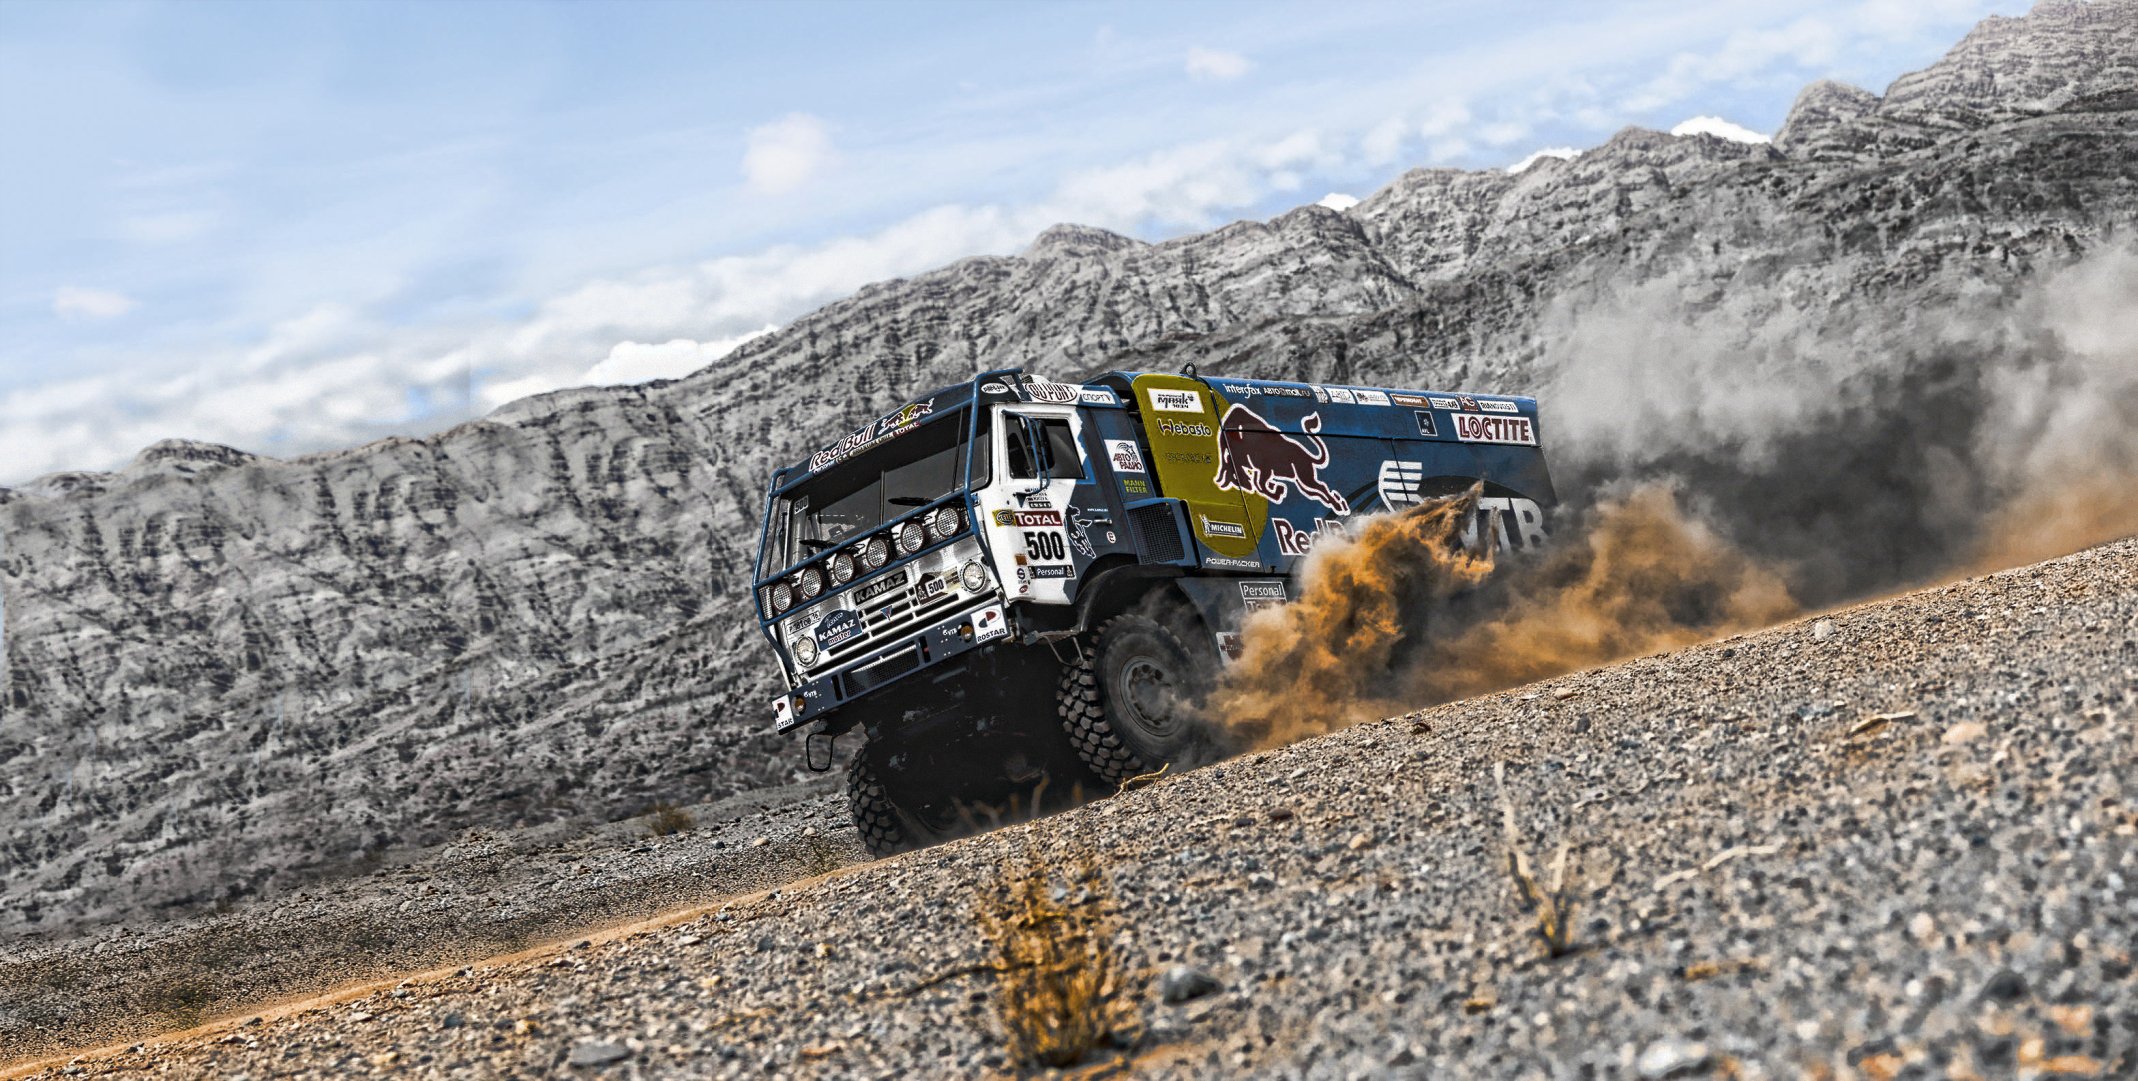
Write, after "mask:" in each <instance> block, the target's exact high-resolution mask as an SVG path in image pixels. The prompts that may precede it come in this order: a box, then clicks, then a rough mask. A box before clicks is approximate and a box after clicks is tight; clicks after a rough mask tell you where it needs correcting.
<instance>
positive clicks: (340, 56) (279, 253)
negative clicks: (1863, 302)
mask: <svg viewBox="0 0 2138 1081" xmlns="http://www.w3.org/2000/svg"><path fill="white" fill-rule="evenodd" d="M2024 7H2025V5H2024V4H2023V3H2020V2H2012V0H2001V2H2000V0H1811V2H1806V3H1798V4H1789V3H1776V2H1771V0H1770V2H1766V3H1733V2H1729V0H1716V2H1709V3H1702V4H1697V5H1688V4H1684V3H1678V2H1671V3H1660V2H1654V3H1642V2H1635V3H1566V4H1544V3H1506V4H1476V3H1460V4H1457V3H1445V4H1442V3H1400V4H1372V3H1360V4H1331V3H1318V4H1248V3H1224V4H1192V3H1169V4H1111V3H1050V4H1038V3H1033V4H1011V3H935V4H913V5H894V4H890V3H858V2H854V3H819V4H808V3H800V4H749V3H725V4H682V3H643V4H625V3H566V4H542V3H477V2H463V3H441V4H401V3H388V2H372V3H359V4H305V3H278V4H268V3H238V4H217V3H210V2H205V0H193V2H184V3H95V2H88V3H45V2H41V0H13V2H10V3H6V4H0V147H5V150H4V154H5V156H6V159H7V167H6V168H4V169H0V483H6V482H17V481H21V480H24V479H27V478H28V477H31V476H35V475H37V474H41V473H44V472H48V471H52V470H59V469H80V468H112V467H115V466H117V465H121V464H123V463H124V462H125V461H127V460H128V459H129V458H130V457H131V456H132V454H133V453H134V452H135V451H137V450H138V449H139V448H140V447H142V446H145V445H146V444H148V443H150V442H154V441H155V440H156V439H160V438H164V437H167V436H179V437H186V438H194V439H206V440H212V441H216V442H225V443H230V444H233V445H236V446H240V447H244V448H246V449H248V450H254V451H260V452H264V453H272V454H290V453H297V452H301V451H304V450H312V449H321V448H326V447H333V446H339V445H344V444H348V443H352V442H356V441H359V440H362V439H366V438H372V437H375V436H379V435H384V434H389V433H396V432H402V433H407V432H424V431H431V430H436V429H438V428H441V427H444V426H446V425H448V424H451V423H454V422H457V421H459V420H462V419H465V418H467V417H469V416H473V415H479V414H481V413H483V412H486V411H488V410H489V409H491V408H493V407H495V406H496V405H498V404H501V403H502V402H504V401H507V400H510V399H512V398H515V397H518V396H521V395H523V394H527V393H534V392H539V391H541V390H547V389H554V388H557V387H563V386H573V385H580V384H584V383H588V382H596V383H599V382H624V381H630V380H634V379H642V378H652V377H656V376H662V375H676V374H681V373H683V372H686V371H689V370H691V369H692V368H695V367H696V366H698V365H700V364H702V363H704V362H705V361H707V360H709V359H711V358H712V357H714V356H717V355H718V354H719V353H720V352H722V351H724V350H725V349H728V348H732V346H733V344H734V343H735V342H736V341H738V340H740V339H741V338H743V337H744V336H746V335H748V334H750V333H752V332H756V331H760V330H762V329H763V328H765V327H768V326H776V325H781V324H784V323H786V322H788V321H790V320H792V319H794V318H795V317H796V316H798V315H800V314H802V313H804V312H806V311H808V310H810V309H812V308H814V307H817V306H819V305H821V304H823V303H825V302H827V301H830V300H833V299H836V298H837V297H839V296H842V295H845V294H847V293H850V292H852V291H853V290H854V289H855V288H856V287H858V286H860V285H862V284H865V283H866V282H869V281H873V280H879V279H882V278H887V277H895V276H900V275H905V274H911V273H915V272H918V271H921V270H925V269H928V268H930V267H934V266H939V265H942V264H944V263H947V262H950V261H952V260H954V259H956V258H959V257H961V256H965V255H971V254H979V253H1013V252H1015V251H1017V250H1019V249H1020V248H1022V247H1023V246H1024V244H1025V243H1026V242H1027V241H1029V239H1030V238H1031V236H1032V235H1033V234H1034V233H1036V232H1038V230H1039V229H1041V228H1043V227H1045V226H1046V225H1047V224H1050V223H1052V222H1055V221H1062V220H1069V221H1078V222H1084V223H1087V224H1094V225H1100V226H1103V227H1106V228H1110V229H1115V230H1118V231H1121V232H1126V233H1130V234H1132V235H1135V236H1139V237H1143V238H1146V239H1160V238H1164V237H1168V236H1175V235H1179V234H1181V233H1184V232H1189V231H1194V230H1200V229H1205V228H1209V227H1212V226H1215V225H1219V224H1223V223H1224V222H1227V221H1231V220H1235V219H1238V218H1243V217H1268V216H1270V215H1273V214H1276V213H1280V212H1282V211H1283V210H1286V209H1289V208H1291V207H1294V206H1297V205H1300V204H1303V203H1307V202H1313V201H1315V200H1317V199H1320V198H1322V197H1323V196H1325V195H1327V194H1329V193H1331V192H1335V193H1344V194H1348V195H1352V196H1364V195H1367V194H1370V193H1371V192H1372V191H1373V190H1374V189H1375V188H1378V187H1380V186H1381V185H1383V184H1385V183H1386V182H1388V181H1389V180H1391V179H1393V178H1394V177H1396V176H1397V175H1399V174H1400V173H1401V172H1402V171H1403V170H1405V169H1407V168H1411V167H1415V166H1420V165H1436V166H1437V165H1448V166H1460V167H1465V168H1496V167H1505V166H1507V165H1509V164H1510V163H1513V162H1516V161H1518V160H1520V159H1521V158H1523V157H1524V156H1526V155H1528V154H1530V153H1532V152H1533V151H1536V150H1538V149H1542V148H1547V147H1569V148H1581V147H1587V146H1593V145H1595V144H1596V143H1598V142H1601V141H1602V140H1603V139H1605V138H1607V137H1608V136H1609V135H1610V133H1611V132H1613V131H1615V130H1617V129H1618V128H1621V127H1624V126H1626V125H1629V124H1639V125H1643V126H1649V127H1656V128H1662V129H1666V130H1667V129H1669V128H1670V127H1672V126H1673V125H1676V124H1678V123H1680V122H1681V121H1685V120H1687V119H1688V118H1692V117H1695V116H1713V117H1719V118H1722V119H1723V120H1726V121H1729V122H1731V123H1733V124H1736V125H1741V126H1742V127H1744V128H1746V129H1749V130H1750V131H1753V132H1766V133H1771V132H1772V131H1773V130H1774V129H1775V128H1776V127H1777V126H1778V125H1779V124H1780V122H1781V120H1782V118H1783V116H1784V115H1785V114H1786V112H1787V110H1788V106H1789V103H1790V101H1791V100H1792V99H1793V98H1794V96H1795V94H1796V91H1797V90H1798V89H1799V88H1801V87H1802V86H1803V84H1804V83H1806V82H1808V81H1810V80H1811V79H1813V78H1819V77H1833V78H1840V79H1843V80H1845V81H1850V82H1855V83H1858V84H1860V85H1864V86H1867V87H1869V88H1871V89H1873V90H1882V89H1883V88H1884V86H1885V85H1886V83H1887V82H1889V81H1890V80H1891V79H1892V78H1894V77H1895V76H1897V75H1899V74H1901V73H1903V72H1906V71H1909V70H1913V69H1916V68H1920V67H1922V66H1924V65H1925V64H1927V63H1929V62H1931V61H1933V60H1934V59H1936V57H1937V56H1938V55H1940V54H1941V53H1942V52H1943V51H1944V50H1945V49H1946V48H1947V47H1949V46H1950V45H1951V44H1952V43H1953V42H1955V41H1957V40H1958V39H1959V37H1960V36H1961V35H1962V34H1963V33H1965V31H1966V30H1967V28H1968V27H1969V26H1971V25H1972V24H1973V23H1974V22H1975V21H1977V20H1979V19H1980V18H1981V17H1983V16H1984V15H1987V14H1991V13H2003V14H2017V13H2020V12H2021V11H2023V10H2024Z"/></svg>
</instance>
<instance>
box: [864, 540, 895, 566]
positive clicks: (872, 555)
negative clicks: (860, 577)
mask: <svg viewBox="0 0 2138 1081" xmlns="http://www.w3.org/2000/svg"><path fill="white" fill-rule="evenodd" d="M890 561H891V542H890V541H888V540H885V539H884V537H883V534H881V533H878V534H877V535H875V536H873V537H870V538H869V539H868V540H867V541H866V542H864V543H863V544H862V545H861V563H862V565H863V566H865V567H867V568H868V569H870V570H876V569H878V568H880V567H882V566H883V565H884V564H886V563H889V562H890Z"/></svg>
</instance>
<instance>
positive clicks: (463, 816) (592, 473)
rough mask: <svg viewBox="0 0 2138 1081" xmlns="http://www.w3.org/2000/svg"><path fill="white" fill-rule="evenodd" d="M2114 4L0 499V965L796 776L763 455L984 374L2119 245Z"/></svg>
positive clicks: (1460, 345) (2130, 17) (1435, 326)
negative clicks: (475, 396)
mask: <svg viewBox="0 0 2138 1081" xmlns="http://www.w3.org/2000/svg"><path fill="white" fill-rule="evenodd" d="M2134 55H2138V4H2134V3H2132V2H2130V0H2106V2H2102V3H2096V4H2084V3H2045V4H2043V5H2041V6H2040V7H2039V8H2037V9H2036V11H2035V12H2033V13H2032V14H2030V15H2028V16H2026V17H2024V18H2020V19H1993V20H1989V21H1987V22H1985V23H1984V24H1983V25H1982V26H1981V27H1979V28H1978V29H1977V30H1976V31H1975V32H1973V33H1972V34H1970V35H1969V36H1968V37H1967V39H1966V40H1964V41H1963V42H1961V44H1960V45H1959V46H1957V47H1956V48H1955V49H1954V50H1953V51H1952V52H1951V53H1950V54H1948V56H1947V57H1946V58H1945V59H1944V60H1941V61H1940V62H1939V63H1938V64H1936V65H1933V66H1932V67H1931V68H1929V69H1926V71H1924V72H1922V73H1918V74H1916V75H1911V76H1908V77H1905V78H1903V79H1901V80H1899V81H1897V82H1896V83H1895V84H1894V86H1893V87H1892V88H1890V89H1889V90H1888V92H1887V94H1886V95H1885V96H1884V97H1882V98H1880V97H1874V96H1872V95H1869V94H1868V93H1866V92H1862V91H1853V90H1850V89H1848V88H1840V87H1836V86H1834V85H1832V84H1817V85H1814V86H1813V87H1812V88H1810V89H1808V90H1806V91H1805V93H1804V95H1803V96H1802V97H1801V98H1800V99H1799V101H1798V104H1797V108H1796V110H1795V111H1794V112H1793V113H1792V115H1791V117H1790V119H1789V122H1788V123H1787V124H1786V125H1785V126H1784V127H1783V129H1782V133H1781V137H1780V138H1778V140H1777V142H1776V144H1775V145H1774V146H1772V147H1766V146H1747V145H1745V144H1739V143H1732V142H1728V141H1725V140H1721V139H1716V138H1713V137H1708V136H1694V137H1685V138H1675V137H1671V136H1667V135H1662V134H1659V133H1655V132H1647V131H1639V130H1629V131H1625V132H1621V133H1620V134H1618V135H1617V136H1614V137H1613V138H1612V139H1611V140H1609V141H1608V142H1606V143H1605V144H1604V145H1603V146H1601V147H1598V148H1596V149H1594V150H1592V151H1590V152H1588V153H1585V154H1583V155H1581V156H1580V157H1578V158H1576V159H1574V160H1572V161H1565V162H1562V161H1557V160H1549V159H1548V160H1544V161H1540V162H1539V163H1538V164H1537V165H1535V166H1534V167H1532V168H1531V169H1528V170H1526V171H1524V172H1523V173H1520V174H1508V173H1505V172H1499V171H1492V172H1459V171H1453V170H1416V171H1413V172H1411V173H1407V174H1405V175H1404V176H1403V177H1401V178H1399V179H1397V180H1396V181H1395V182H1393V183H1392V184H1390V185H1389V186H1388V187H1386V188H1384V189H1383V190H1382V191H1380V192H1378V193H1376V194H1375V195H1373V196H1372V197H1371V198H1369V199H1367V200H1365V201H1363V202H1361V203H1360V204H1359V205H1358V206H1356V207H1354V208H1352V209H1351V210H1349V211H1346V212H1338V211H1333V210H1330V209H1327V208H1323V207H1319V206H1309V207H1303V208H1301V209H1299V210H1295V211H1292V212H1290V213H1287V214H1284V215H1281V216H1279V217H1277V218H1275V219H1273V220H1271V221H1268V222H1241V223H1236V224H1234V225H1231V226H1227V227H1225V228H1222V229H1218V230H1215V231H1213V232H1210V233H1205V234H1200V235H1196V236H1190V237H1183V238H1180V239H1177V240H1171V241H1166V242H1163V243H1155V244H1153V243H1144V242H1140V241H1136V240H1133V239H1130V238H1126V237H1120V236H1117V235H1114V234H1110V233H1106V232H1104V231H1102V230H1096V229H1089V228H1084V227H1073V226H1065V227H1057V228H1055V229H1050V230H1048V231H1047V232H1046V233H1044V234H1042V235H1041V236H1040V237H1039V238H1038V239H1037V240H1035V242H1034V244H1033V245H1032V246H1031V248H1029V249H1028V250H1027V251H1026V252H1024V253H1023V254H1022V255H1020V256H1016V257H988V258H975V259H968V260H963V261H961V262H958V263H956V264H953V265H951V266H949V267H945V268H943V269H941V270H938V271H934V272H931V273H928V274H923V275H919V276H916V277H913V278H910V279H904V280H900V281H893V282H885V283H879V284H876V285H872V286H869V287H866V288H864V289H862V290H861V291H860V292H858V293H857V294H856V295H854V296H853V297H851V298H849V299H847V300H844V301H840V302H838V303H835V304H832V305H829V306H827V307H825V308H824V309H821V310H819V311H818V312H815V313H813V314H811V315H809V316H807V317H805V318H803V319H800V320H797V321H796V322H795V323H794V324H792V325H791V326H789V327H788V328H786V329H784V330H782V331H780V332H778V333H775V334H771V335H767V336H765V337H762V338H759V339H756V340H753V341H751V342H749V343H747V344H745V345H744V346H743V347H741V348H740V349H738V350H737V351H736V352H735V353H733V354H731V355H730V356H728V357H726V358H724V359H722V360H721V361H718V362H715V363H714V364H713V365H711V366H709V367H708V368H706V369H705V370H702V371H700V372H698V373H696V374H694V375H692V376H690V377H687V378H685V379H682V380H677V381H672V382H662V383H655V384H646V385H642V386H631V387H609V388H582V389H577V390H570V391H563V392H559V393H555V394H549V395H543V396H540V397H537V398H532V399H527V400H525V401H521V402H517V403H514V404H512V405H509V406H507V407H505V408H503V409H501V410H499V411H498V412H496V413H494V414H492V415H491V416H489V417H487V418H485V419H483V420H480V421H476V422H473V423H470V424H465V425H461V426H459V427H456V428H454V429H452V430H450V431H447V432H443V433H440V434H438V435H434V436H430V437H426V438H422V439H399V438H397V439H389V440H383V441H380V442H377V443H372V444H368V445H365V446H362V447H357V448H353V449H349V450H343V451H335V452H330V453H324V454H314V455H308V456H304V457H301V458H295V459H290V460H286V461H277V460H273V459H267V458H261V457H258V456H254V455H250V454H247V453H245V452H243V451H239V450H235V449H233V448H227V447H215V446H212V445H207V444H199V443H186V442H182V441H170V442H166V443H159V444H157V445H156V446H154V447H151V448H148V449H147V450H145V451H143V452H142V454H141V455H140V456H139V457H138V458H137V459H136V460H135V461H134V462H133V463H132V464H131V465H129V466H128V467H127V468H125V469H123V470H120V471H118V472H115V473H110V474H87V473H72V474H57V475H53V476H49V477H44V478H40V479H39V480H38V481H36V482H33V483H32V484H30V485H27V486H24V487H23V488H20V489H16V490H12V491H6V490H0V599H4V602H5V628H6V651H5V673H4V675H5V681H4V688H0V710H4V717H0V822H4V823H6V825H7V827H8V828H7V829H6V830H5V831H4V833H0V838H4V839H0V867H4V869H5V871H6V874H5V879H6V882H7V887H6V888H7V891H8V900H9V903H8V904H7V905H6V906H0V934H21V933H52V932H58V931H65V930H68V929H72V928H77V927H81V926H84V925H87V924H90V923H94V922H97V921H102V920H109V919H115V918H136V917H140V916H143V915H149V914H153V913H155V912H158V911H162V910H166V909H192V908H198V907H200V906H205V905H212V904H215V903H219V902H230V901H239V900H243V899H246V898H250V897H256V896H259V895H262V894H264V893H268V892H272V891H273V890H275V889H278V888H281V887H283V886H286V885H288V884H289V883H292V882H297V881H302V880H304V879H305V878H306V877H307V876H317V875H323V874H331V873H334V872H335V871H336V870H337V869H339V868H342V867H346V866H352V865H363V864H365V863H366V862H367V861H375V860H377V859H378V858H380V857H381V856H382V855H383V854H388V853H390V851H391V850H392V849H393V848H395V847H396V846H400V845H408V844H417V843H429V842H434V841H436V840H439V839H441V838H444V837H448V836H451V835H452V834H453V833H455V832H457V831H460V830H463V829H466V828H469V827H472V826H479V825H485V824H492V823H510V822H521V821H544V820H550V819H557V818H567V817H573V816H598V817H614V816H620V815H624V814H630V813H634V812H637V811H640V810H643V809H644V808H645V807H646V806H647V804H649V803H650V802H651V801H653V800H655V799H661V798H666V799H675V800H686V799H687V800H698V799H707V798H714V797H718V796H720V795H723V794H726V793H728V792H732V791H736V790H739V789H743V788H748V787H754V786H758V785H763V784H767V783H773V782H777V781H780V780H783V779H785V778H786V777H788V776H789V775H790V773H791V771H792V770H793V769H794V768H795V767H796V765H797V764H798V760H797V758H796V756H795V755H794V753H793V748H791V747H789V746H787V745H786V743H785V741H777V740H774V739H772V738H771V737H770V736H769V734H768V733H767V731H766V728H767V725H766V723H765V710H764V709H763V706H762V704H763V702H764V701H765V700H766V699H767V697H769V695H770V694H771V692H772V679H773V672H772V667H771V664H770V662H769V659H768V657H767V655H766V654H765V652H764V651H763V647H762V644H761V643H760V642H759V641H758V640H757V637H756V631H755V627H754V626H753V625H752V624H751V621H750V618H749V615H748V604H747V589H748V581H749V578H750V573H749V570H750V564H751V560H752V558H753V553H754V544H755V536H756V534H755V522H756V518H757V514H758V511H759V503H760V499H761V487H760V486H761V483H762V479H763V477H764V475H765V474H766V472H767V471H768V469H769V467H770V466H771V465H772V464H773V463H775V462H784V461H789V460H793V459H796V458H799V457H801V456H802V455H804V454H806V453H807V451H808V450H809V449H810V448H812V447H813V446H815V445H818V444H821V443H823V442H825V441H826V440H827V439H828V438H829V437H830V436H831V435H832V434H835V433H838V432H842V431H844V430H847V429H848V428H850V427H851V426H852V425H853V424H855V423H857V422H858V421H860V420H861V419H864V418H866V417H868V416H871V415H875V414H877V413H880V412H882V411H884V410H886V409H888V408H890V407H892V406H894V405H895V404H897V403H898V402H899V401H901V400H903V399H904V398H905V397H906V396H907V395H909V394H911V393H913V392H915V391H916V390H918V389H920V388H924V387H928V386H934V385H940V384H942V383H946V382H951V381H954V380H957V379H961V378H965V377H967V376H969V375H970V374H971V373H972V372H974V371H976V370H979V369H982V368H987V367H996V366H1023V367H1025V368H1027V369H1032V370H1037V371H1041V372H1046V373H1050V374H1056V375H1061V376H1070V375H1076V374H1081V373H1086V372H1090V371H1095V370H1103V369H1105V368H1110V367H1126V368H1135V367H1164V368H1168V369H1170V368H1172V367H1177V366H1178V365H1179V364H1182V363H1188V362H1192V363H1196V364H1197V365H1199V366H1200V367H1201V369H1202V370H1204V371H1205V372H1225V373H1232V374H1240V375H1279V374H1281V375H1283V376H1285V377H1289V378H1307V379H1318V380H1326V381H1335V382H1358V383H1392V384H1405V385H1431V386H1438V387H1463V388H1470V389H1479V390H1505V391H1518V392H1533V391H1535V390H1536V389H1537V387H1538V385H1539V384H1540V383H1544V382H1547V381H1548V380H1550V379H1551V378H1553V376H1554V373H1555V369H1554V367H1553V364H1554V360H1553V358H1551V357H1548V356H1547V355H1546V352H1547V351H1546V349H1545V346H1544V344H1543V341H1544V337H1545V335H1546V334H1547V332H1548V330H1549V326H1548V325H1547V324H1548V321H1549V320H1550V319H1551V318H1552V313H1553V311H1554V310H1555V307H1554V306H1555V305H1559V304H1563V303H1564V302H1565V298H1568V297H1579V296H1582V295H1586V294H1588V293H1592V292H1595V291H1598V290H1602V289H1606V288H1617V289H1624V288H1631V287H1637V286H1641V285H1644V284H1650V285H1655V286H1656V287H1658V288H1665V289H1668V290H1669V291H1670V292H1671V293H1672V295H1673V296H1675V297H1677V298H1679V299H1680V300H1682V301H1683V302H1684V303H1688V304H1693V305H1701V304H1706V305H1719V304H1724V303H1728V304H1732V305H1737V306H1739V308H1741V310H1742V312H1743V314H1744V315H1745V317H1746V318H1747V319H1759V318H1779V317H1783V316H1785V315H1786V316H1791V317H1803V316H1805V315H1806V313H1812V314H1815V315H1818V316H1821V317H1830V316H1831V313H1833V312H1835V311H1871V310H1876V309H1891V310H1908V309H1910V308H1914V307H1920V306H1921V305H1923V304H1927V303H1931V302H1934V301H1937V300H1940V299H1942V298H1950V297H1953V296H1956V295H1959V294H1961V293H1963V292H1969V291H1973V292H1977V293H1980V292H1983V291H1989V292H1994V291H1996V290H1998V289H2006V288H2012V287H2014V286H2015V284H2016V283H2018V282H2021V281H2023V280H2024V279H2025V278H2026V277H2027V276H2028V274H2029V273H2030V271H2031V270H2032V269H2033V268H2036V267H2040V266H2047V265H2053V264H2055V263H2057V262H2059V261H2062V260H2067V259H2069V258H2071V257H2073V256H2075V255H2078V254H2082V253H2085V252H2087V251H2091V250H2095V249H2098V248H2099V247H2101V246H2102V245H2103V244H2104V243H2107V242H2108V240H2109V239H2110V238H2112V237H2113V236H2114V235H2116V231H2117V230H2118V229H2119V228H2124V229H2127V228H2128V226H2129V224H2130V223H2131V222H2133V221H2134V220H2138V185H2134V183H2133V180H2132V177H2131V174H2130V169H2129V161H2130V160H2131V158H2130V153H2129V151H2130V148H2131V147H2132V146H2133V145H2138V142H2134V139H2138V134H2134V132H2138V129H2134V126H2133V119H2134V116H2138V111H2134V110H2138V72H2134V71H2133V68H2132V64H2133V61H2132V58H2133V56H2134Z"/></svg>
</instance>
